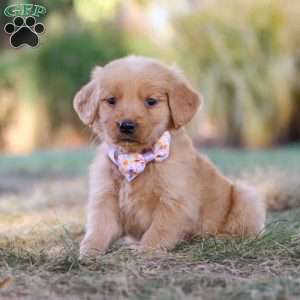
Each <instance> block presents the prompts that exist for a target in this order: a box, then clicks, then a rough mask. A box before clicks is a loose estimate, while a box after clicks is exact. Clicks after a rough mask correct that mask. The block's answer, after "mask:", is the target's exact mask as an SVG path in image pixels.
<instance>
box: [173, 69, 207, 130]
mask: <svg viewBox="0 0 300 300" xmlns="http://www.w3.org/2000/svg"><path fill="white" fill-rule="evenodd" d="M173 73H174V75H175V76H174V78H173V84H172V88H171V90H170V92H169V106H170V110H171V116H172V120H173V125H174V127H175V128H176V129H177V128H179V127H181V126H183V125H185V124H187V123H188V122H189V121H191V119H192V118H193V116H194V115H195V113H196V112H197V109H198V107H199V105H200V104H201V102H202V97H201V95H200V94H199V93H198V92H196V91H195V90H194V89H193V88H192V87H191V86H190V84H189V83H188V82H187V81H186V80H185V79H184V78H183V77H182V76H181V75H180V74H178V72H177V71H176V72H173Z"/></svg>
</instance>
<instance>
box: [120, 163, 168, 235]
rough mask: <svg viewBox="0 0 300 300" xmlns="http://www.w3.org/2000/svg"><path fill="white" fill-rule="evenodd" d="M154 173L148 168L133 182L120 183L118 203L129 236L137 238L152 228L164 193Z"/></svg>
mask: <svg viewBox="0 0 300 300" xmlns="http://www.w3.org/2000/svg"><path fill="white" fill-rule="evenodd" d="M149 167H150V166H149ZM149 169H150V170H149ZM153 171H154V170H151V167H150V168H148V166H147V169H146V170H145V171H144V173H142V174H139V175H138V177H137V178H135V179H134V180H133V181H132V182H128V181H126V180H125V179H123V180H122V181H121V183H120V189H119V193H118V203H119V208H120V213H121V219H122V222H123V226H124V229H125V231H126V233H127V234H129V235H132V236H134V237H136V238H140V237H141V235H142V234H143V233H144V232H145V231H146V230H147V229H148V227H149V226H150V224H151V222H152V215H153V212H154V210H155V208H156V207H157V204H158V202H159V198H160V194H161V192H162V191H161V187H160V185H159V184H158V183H157V178H155V176H154V177H153V176H152V175H153V174H152V173H153Z"/></svg>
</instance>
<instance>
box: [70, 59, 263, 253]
mask: <svg viewBox="0 0 300 300" xmlns="http://www.w3.org/2000/svg"><path fill="white" fill-rule="evenodd" d="M201 101H202V100H201V96H200V95H199V94H198V93H197V92H196V91H195V90H194V89H193V88H192V87H191V86H190V85H189V84H188V83H187V82H186V80H185V79H184V78H183V77H182V75H181V74H180V73H179V72H178V71H176V70H174V69H172V68H170V67H168V66H165V65H163V64H161V63H160V62H158V61H156V60H154V59H149V58H144V57H137V56H129V57H125V58H122V59H118V60H115V61H113V62H111V63H109V64H107V65H105V66H104V67H96V68H95V69H94V71H93V72H92V76H91V80H90V82H89V83H87V84H86V85H85V86H83V87H82V88H81V90H80V91H79V92H78V93H77V94H76V96H75V98H74V109H75V111H76V112H77V114H78V115H79V118H80V119H81V120H82V122H83V123H84V124H87V125H89V126H90V127H91V128H92V129H93V131H94V132H95V133H96V134H98V135H99V136H100V137H101V138H102V140H103V143H102V144H101V145H100V147H99V149H98V153H97V156H96V159H95V161H94V163H93V165H92V166H91V169H90V190H89V202H88V211H87V226H86V234H85V237H84V239H83V241H82V242H81V246H80V255H81V256H86V255H88V256H89V255H94V254H97V253H99V252H105V251H106V250H107V249H108V247H109V246H110V245H111V244H112V243H113V242H114V241H116V240H117V239H119V238H120V237H123V236H130V237H132V238H134V239H135V240H136V241H137V243H138V247H139V248H140V249H144V250H147V249H172V248H173V247H174V246H175V245H176V244H177V243H178V242H179V241H182V240H183V239H187V238H189V237H194V236H206V235H230V236H236V235H238V236H249V235H256V234H258V233H260V232H261V231H262V229H263V228H264V223H265V207H264V203H263V201H262V200H261V199H260V198H259V196H258V195H257V194H256V192H255V191H254V190H252V189H250V188H248V187H245V186H242V185H239V184H237V183H233V182H232V181H230V180H229V179H228V178H226V177H224V176H223V175H222V174H221V173H220V172H219V171H218V170H217V169H216V168H215V167H214V166H213V165H212V164H211V163H210V162H209V161H208V160H207V159H206V158H205V157H204V156H203V155H201V154H199V153H198V151H197V150H196V149H195V148H194V147H193V145H192V142H191V140H190V138H189V137H188V135H187V134H186V132H185V129H184V128H183V126H184V125H185V124H187V123H188V122H189V121H190V120H191V119H192V117H193V116H194V114H195V113H196V111H197V109H198V107H199V106H200V105H201Z"/></svg>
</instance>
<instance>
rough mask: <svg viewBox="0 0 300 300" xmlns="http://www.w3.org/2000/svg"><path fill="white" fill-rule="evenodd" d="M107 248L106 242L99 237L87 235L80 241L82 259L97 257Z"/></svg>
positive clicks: (80, 256)
mask: <svg viewBox="0 0 300 300" xmlns="http://www.w3.org/2000/svg"><path fill="white" fill-rule="evenodd" d="M105 250H106V247H105V246H104V243H103V242H102V241H101V240H100V239H99V238H93V237H85V238H84V239H83V240H82V242H81V243H80V255H79V258H80V259H81V260H86V259H89V258H95V257H97V256H99V255H100V254H103V253H104V252H105Z"/></svg>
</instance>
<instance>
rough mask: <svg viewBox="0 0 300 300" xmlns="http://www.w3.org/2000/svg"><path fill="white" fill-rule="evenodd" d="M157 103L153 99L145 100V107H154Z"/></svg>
mask: <svg viewBox="0 0 300 300" xmlns="http://www.w3.org/2000/svg"><path fill="white" fill-rule="evenodd" d="M157 103H158V100H157V99H154V98H147V99H146V100H145V105H146V106H148V107H149V106H154V105H156V104H157Z"/></svg>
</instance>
